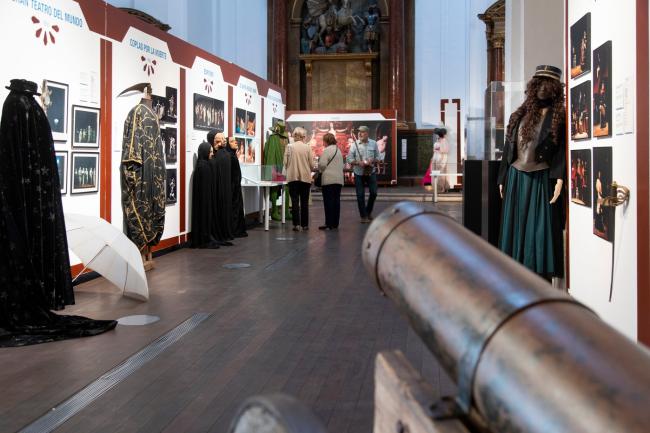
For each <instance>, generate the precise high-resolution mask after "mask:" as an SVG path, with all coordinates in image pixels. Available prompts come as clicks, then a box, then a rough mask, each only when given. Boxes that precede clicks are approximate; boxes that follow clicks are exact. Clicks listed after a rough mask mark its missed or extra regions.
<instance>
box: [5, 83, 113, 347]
mask: <svg viewBox="0 0 650 433" xmlns="http://www.w3.org/2000/svg"><path fill="white" fill-rule="evenodd" d="M11 90H12V91H11V92H10V93H9V96H8V97H7V99H6V100H5V103H4V105H3V108H2V119H1V120H0V246H1V247H0V347H10V346H25V345H28V344H36V343H44V342H48V341H56V340H63V339H67V338H75V337H82V336H89V335H96V334H100V333H102V332H105V331H108V330H110V329H113V328H114V327H115V325H116V324H117V322H115V321H112V320H91V319H87V318H85V317H78V316H59V315H57V314H54V313H52V312H51V311H50V310H61V309H63V308H64V307H65V306H66V305H72V304H74V293H73V291H72V282H71V276H70V259H69V257H68V244H67V239H66V232H65V221H64V219H63V206H62V204H61V192H60V183H59V174H58V170H57V165H56V159H55V153H54V143H53V141H52V132H51V130H50V124H49V122H48V120H47V117H46V116H45V112H44V111H43V109H42V108H41V107H40V106H39V105H38V104H37V103H36V100H35V99H34V97H33V95H34V94H35V92H36V84H35V83H30V82H28V81H24V80H12V85H11Z"/></svg>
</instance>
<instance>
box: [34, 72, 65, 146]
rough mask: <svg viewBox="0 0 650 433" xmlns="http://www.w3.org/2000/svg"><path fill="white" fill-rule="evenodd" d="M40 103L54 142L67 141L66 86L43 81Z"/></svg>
mask: <svg viewBox="0 0 650 433" xmlns="http://www.w3.org/2000/svg"><path fill="white" fill-rule="evenodd" d="M41 102H42V103H43V109H44V110H45V115H46V116H47V120H48V121H49V122H50V128H51V129H52V138H53V139H54V141H68V85H67V84H64V83H57V82H56V81H49V80H43V88H42V89H41Z"/></svg>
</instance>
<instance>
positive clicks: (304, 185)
mask: <svg viewBox="0 0 650 433" xmlns="http://www.w3.org/2000/svg"><path fill="white" fill-rule="evenodd" d="M306 136H307V131H306V130H305V129H304V128H301V127H300V126H299V127H297V128H296V129H294V130H293V139H294V142H293V143H292V144H291V145H289V146H287V148H286V149H285V151H284V163H283V165H284V167H286V169H287V181H288V182H289V195H290V196H291V219H292V220H293V230H294V231H296V232H299V231H301V230H303V231H304V230H309V190H310V189H311V171H312V167H313V161H314V157H313V153H312V150H311V147H310V146H309V145H308V144H306V143H305V142H304V140H305V137H306Z"/></svg>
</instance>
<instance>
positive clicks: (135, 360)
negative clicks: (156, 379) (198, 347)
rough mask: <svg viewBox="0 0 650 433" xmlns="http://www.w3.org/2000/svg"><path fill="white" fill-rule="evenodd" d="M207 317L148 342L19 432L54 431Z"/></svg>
mask: <svg viewBox="0 0 650 433" xmlns="http://www.w3.org/2000/svg"><path fill="white" fill-rule="evenodd" d="M208 317H210V314H206V313H197V314H194V315H192V316H191V317H190V318H189V319H187V320H186V321H184V322H183V323H181V324H180V325H178V326H177V327H175V328H174V329H172V330H171V331H169V332H168V333H166V334H164V335H162V336H160V337H158V338H157V339H156V340H154V341H152V342H151V343H150V344H149V345H147V346H146V347H144V348H143V349H142V350H140V351H139V352H138V353H136V354H134V355H133V356H131V357H130V358H128V359H126V360H125V361H123V362H122V363H121V364H119V365H118V366H116V367H115V368H113V369H112V370H110V371H108V372H107V373H105V374H104V375H103V376H101V377H100V378H99V379H97V380H95V381H94V382H92V383H90V384H89V385H88V386H87V387H85V388H84V389H82V390H81V391H79V392H78V393H77V394H75V395H73V396H72V397H70V398H69V399H68V400H66V401H64V402H63V403H61V404H60V405H59V406H57V407H55V408H53V409H52V410H51V411H50V412H48V413H47V414H45V415H43V416H42V417H40V418H39V419H37V420H36V421H34V422H33V423H32V424H30V425H28V426H27V427H25V428H24V429H23V430H21V431H20V432H21V433H43V432H51V431H53V430H55V429H57V428H58V427H59V426H60V425H61V424H63V423H64V422H66V421H67V420H69V419H70V418H72V417H73V416H74V415H76V414H77V413H79V412H80V411H81V410H82V409H84V408H85V407H86V406H88V405H90V404H91V403H92V402H94V401H95V400H97V399H98V398H99V397H101V396H102V395H104V394H105V393H106V392H108V391H110V390H111V389H112V388H114V387H115V386H117V385H118V384H119V383H120V382H122V381H123V380H124V379H126V378H127V377H129V376H130V375H131V374H133V373H134V372H135V371H137V370H138V369H139V368H140V367H142V366H143V365H145V364H146V363H147V362H149V361H151V360H152V359H154V358H156V357H157V356H158V355H160V354H161V353H162V352H163V351H164V350H165V349H167V348H168V347H169V346H171V345H172V344H174V343H176V342H177V341H178V340H180V339H181V338H183V336H185V335H186V334H188V333H189V332H191V331H192V330H193V329H195V328H196V327H197V326H199V325H200V324H201V322H203V321H204V320H206V319H207V318H208Z"/></svg>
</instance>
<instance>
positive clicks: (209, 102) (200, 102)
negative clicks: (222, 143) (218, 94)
mask: <svg viewBox="0 0 650 433" xmlns="http://www.w3.org/2000/svg"><path fill="white" fill-rule="evenodd" d="M194 129H202V130H206V131H207V130H210V129H216V130H217V131H221V132H223V131H224V103H223V101H221V100H219V99H214V98H210V97H208V96H203V95H199V94H198V93H195V94H194Z"/></svg>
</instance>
